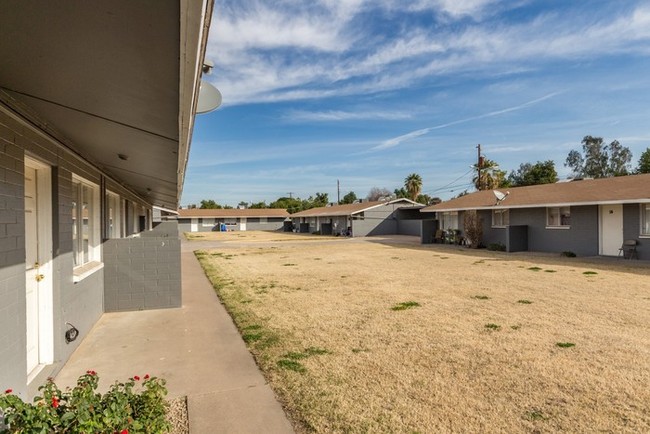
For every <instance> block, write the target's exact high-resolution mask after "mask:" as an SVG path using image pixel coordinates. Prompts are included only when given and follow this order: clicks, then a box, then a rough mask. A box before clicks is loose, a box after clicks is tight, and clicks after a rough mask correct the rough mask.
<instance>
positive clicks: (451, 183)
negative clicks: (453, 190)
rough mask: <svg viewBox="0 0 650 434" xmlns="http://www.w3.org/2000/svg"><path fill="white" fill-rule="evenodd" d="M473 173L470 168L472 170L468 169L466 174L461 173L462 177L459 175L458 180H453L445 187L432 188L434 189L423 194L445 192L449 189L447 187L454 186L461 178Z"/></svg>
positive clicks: (472, 169)
mask: <svg viewBox="0 0 650 434" xmlns="http://www.w3.org/2000/svg"><path fill="white" fill-rule="evenodd" d="M473 171H474V168H473V167H472V168H471V169H469V170H468V171H467V172H465V173H463V174H462V175H460V176H459V177H458V178H456V179H454V180H453V181H451V182H450V183H448V184H445V185H443V186H442V187H438V188H434V189H431V190H426V191H425V193H435V192H437V191H440V190H445V189H446V188H449V187H451V186H453V184H454V183H455V182H457V181H459V180H460V179H461V178H463V177H465V176H467V175H469V174H470V173H471V172H473ZM470 184H472V183H470ZM463 185H465V184H463Z"/></svg>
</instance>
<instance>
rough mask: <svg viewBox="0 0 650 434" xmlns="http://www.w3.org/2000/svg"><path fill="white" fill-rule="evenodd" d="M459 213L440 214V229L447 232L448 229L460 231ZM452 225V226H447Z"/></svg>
mask: <svg viewBox="0 0 650 434" xmlns="http://www.w3.org/2000/svg"><path fill="white" fill-rule="evenodd" d="M458 215H459V214H458V211H443V212H441V213H440V218H439V221H440V229H442V230H444V231H446V230H448V229H453V230H458V229H460V227H459V226H460V223H459V218H458ZM448 223H451V225H450V226H448V225H447V224H448Z"/></svg>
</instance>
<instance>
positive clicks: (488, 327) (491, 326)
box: [485, 323, 501, 330]
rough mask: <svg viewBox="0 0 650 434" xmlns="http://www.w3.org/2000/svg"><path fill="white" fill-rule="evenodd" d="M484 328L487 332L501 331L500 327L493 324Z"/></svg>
mask: <svg viewBox="0 0 650 434" xmlns="http://www.w3.org/2000/svg"><path fill="white" fill-rule="evenodd" d="M485 328H486V329H488V330H501V326H500V325H499V324H494V323H488V324H485Z"/></svg>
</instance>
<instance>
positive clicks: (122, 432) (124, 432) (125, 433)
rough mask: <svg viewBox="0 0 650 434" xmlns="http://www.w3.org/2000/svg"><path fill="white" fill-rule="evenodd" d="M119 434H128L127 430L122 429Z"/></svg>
mask: <svg viewBox="0 0 650 434" xmlns="http://www.w3.org/2000/svg"><path fill="white" fill-rule="evenodd" d="M120 434H129V430H128V429H123V430H122V431H120Z"/></svg>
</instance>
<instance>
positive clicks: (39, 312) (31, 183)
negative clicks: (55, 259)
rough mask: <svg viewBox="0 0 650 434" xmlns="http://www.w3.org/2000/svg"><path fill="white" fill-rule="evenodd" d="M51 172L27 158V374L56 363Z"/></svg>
mask: <svg viewBox="0 0 650 434" xmlns="http://www.w3.org/2000/svg"><path fill="white" fill-rule="evenodd" d="M49 177H50V170H49V167H47V166H45V165H42V164H40V163H38V162H36V161H34V160H31V159H29V158H26V159H25V269H26V271H25V301H26V312H25V313H26V330H27V334H26V351H27V373H28V374H35V373H38V369H37V368H39V366H42V365H45V364H47V363H52V359H53V332H54V331H53V313H52V282H51V280H52V279H51V272H50V270H51V252H52V244H51V239H52V238H51V231H50V229H49V226H51V216H50V215H51V202H50V200H51V193H50V185H51V184H50V178H49Z"/></svg>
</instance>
